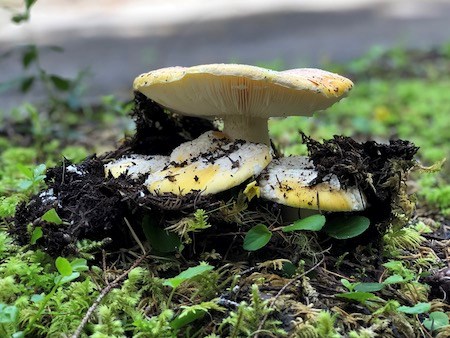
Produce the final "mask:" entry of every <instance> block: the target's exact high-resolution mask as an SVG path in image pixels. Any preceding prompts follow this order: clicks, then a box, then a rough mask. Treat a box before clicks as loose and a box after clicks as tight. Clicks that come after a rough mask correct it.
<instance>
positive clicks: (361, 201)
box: [258, 156, 367, 212]
mask: <svg viewBox="0 0 450 338" xmlns="http://www.w3.org/2000/svg"><path fill="white" fill-rule="evenodd" d="M316 177H317V170H315V168H314V164H313V163H312V161H311V160H310V159H309V158H308V157H306V156H291V157H284V158H279V159H275V160H273V161H272V162H271V163H270V164H269V165H268V166H267V168H266V169H265V170H264V171H263V172H262V173H261V175H260V176H259V178H258V185H259V188H260V193H261V198H264V199H267V200H270V201H273V202H277V203H279V204H282V205H286V206H290V207H294V208H299V209H312V210H322V211H336V212H337V211H360V210H364V209H365V208H366V206H367V201H366V198H365V196H364V195H363V193H362V192H361V191H360V190H359V189H358V188H357V187H348V188H346V189H343V188H342V187H341V184H340V183H339V179H338V178H337V177H336V176H335V175H332V174H330V175H329V176H328V177H327V178H328V180H327V181H326V182H322V183H319V184H316V185H310V184H311V182H312V181H313V180H314V179H315V178H316Z"/></svg>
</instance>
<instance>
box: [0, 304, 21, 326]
mask: <svg viewBox="0 0 450 338" xmlns="http://www.w3.org/2000/svg"><path fill="white" fill-rule="evenodd" d="M18 314H19V309H18V308H17V307H16V306H14V305H6V304H2V303H0V323H1V324H7V323H15V322H16V319H17V315H18Z"/></svg>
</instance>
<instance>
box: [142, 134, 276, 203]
mask: <svg viewBox="0 0 450 338" xmlns="http://www.w3.org/2000/svg"><path fill="white" fill-rule="evenodd" d="M208 142H209V143H208ZM199 143H201V144H203V147H204V148H203V151H202V152H199V150H198V149H199V148H198V147H197V145H198V144H199ZM177 154H178V155H177ZM183 154H185V155H186V156H181V155H183ZM191 154H192V155H194V156H193V157H191ZM171 157H172V158H175V159H177V160H178V161H175V162H171V163H170V164H169V165H168V166H167V167H165V168H164V169H162V170H159V171H157V172H154V173H151V174H150V175H149V176H148V178H147V180H146V181H145V183H144V184H145V186H146V187H147V189H148V190H149V192H150V193H151V194H154V195H160V194H165V193H172V194H175V195H179V196H184V195H187V194H189V193H193V192H200V193H201V194H202V195H207V194H215V193H218V192H221V191H225V190H227V189H230V188H233V187H235V186H237V185H239V184H241V183H242V182H244V181H245V180H247V179H248V178H250V177H252V176H256V175H259V174H260V173H261V171H262V170H263V169H264V168H265V167H266V166H267V165H268V164H269V163H270V161H271V160H272V154H271V150H270V148H269V147H268V146H266V145H265V144H255V143H250V142H245V141H241V140H238V141H232V140H229V139H227V138H226V137H225V135H224V134H223V133H220V132H213V131H210V132H207V133H205V134H203V135H202V136H200V137H199V139H197V140H194V141H191V142H186V143H183V144H182V145H180V146H179V147H178V148H176V150H175V151H174V153H173V154H172V156H171Z"/></svg>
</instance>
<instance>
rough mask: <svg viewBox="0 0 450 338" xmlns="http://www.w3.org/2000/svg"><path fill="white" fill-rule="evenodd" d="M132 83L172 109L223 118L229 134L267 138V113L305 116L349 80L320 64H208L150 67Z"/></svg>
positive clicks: (328, 102) (335, 96)
mask: <svg viewBox="0 0 450 338" xmlns="http://www.w3.org/2000/svg"><path fill="white" fill-rule="evenodd" d="M133 87H134V89H135V90H137V91H139V92H141V93H143V94H144V95H146V96H147V97H149V98H150V99H152V100H154V101H155V102H157V103H159V104H160V105H162V106H164V107H166V108H168V109H170V110H172V111H174V112H178V113H180V114H184V115H191V116H216V117H221V118H223V120H224V132H225V133H226V134H227V135H228V136H229V137H231V138H232V139H244V140H247V141H250V142H256V143H259V142H261V143H266V144H269V143H270V142H269V137H268V129H267V119H268V118H269V117H275V116H281V117H286V116H292V115H303V116H311V115H312V114H313V113H314V112H315V111H318V110H323V109H325V108H327V107H329V106H331V105H332V104H334V103H335V102H337V101H339V100H340V99H341V98H342V97H343V96H345V95H346V94H347V92H348V91H349V90H350V89H351V88H352V87H353V83H352V82H351V81H350V80H349V79H347V78H345V77H342V76H340V75H337V74H334V73H330V72H327V71H324V70H320V69H312V68H302V69H292V70H288V71H283V72H278V71H273V70H268V69H264V68H260V67H255V66H248V65H238V64H210V65H201V66H194V67H188V68H185V67H168V68H162V69H158V70H154V71H151V72H149V73H145V74H141V75H140V76H138V77H137V78H136V79H135V80H134V84H133Z"/></svg>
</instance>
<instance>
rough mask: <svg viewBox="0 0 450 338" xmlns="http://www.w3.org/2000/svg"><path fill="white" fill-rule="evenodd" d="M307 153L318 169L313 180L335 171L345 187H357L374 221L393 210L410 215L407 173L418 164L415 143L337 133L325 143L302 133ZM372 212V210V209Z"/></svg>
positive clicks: (388, 214)
mask: <svg viewBox="0 0 450 338" xmlns="http://www.w3.org/2000/svg"><path fill="white" fill-rule="evenodd" d="M302 138H303V142H304V143H305V144H306V146H307V148H308V155H309V157H310V158H311V160H312V161H313V162H314V165H315V167H316V168H317V170H318V175H317V178H316V179H315V181H314V183H315V184H316V183H320V182H322V181H324V179H325V178H326V177H327V175H330V174H334V175H336V176H337V177H338V178H339V181H340V182H341V184H342V186H343V187H344V188H345V187H348V186H357V187H359V189H360V190H361V191H362V192H363V193H364V194H365V195H366V197H367V200H368V202H369V210H368V212H367V213H368V214H369V215H370V216H369V218H370V219H371V220H372V221H373V222H378V221H383V220H384V221H386V220H388V219H389V218H390V217H391V216H392V214H393V211H395V212H398V211H399V210H400V211H401V213H403V214H406V215H407V216H411V212H412V211H413V206H412V205H411V202H410V200H409V198H408V197H407V195H406V194H407V193H406V179H407V175H408V172H409V171H410V170H411V169H412V168H413V167H414V166H415V165H416V161H415V160H414V155H415V154H416V153H417V151H418V150H419V148H418V147H416V146H415V145H414V144H413V143H411V142H409V141H403V140H392V141H390V142H389V144H382V143H377V142H375V141H367V142H362V143H359V142H356V141H355V140H353V139H352V138H351V137H345V136H334V138H333V139H331V140H326V141H324V142H323V143H320V142H318V141H315V140H313V139H311V138H310V137H308V136H306V135H305V134H302ZM371 211H373V212H371Z"/></svg>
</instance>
